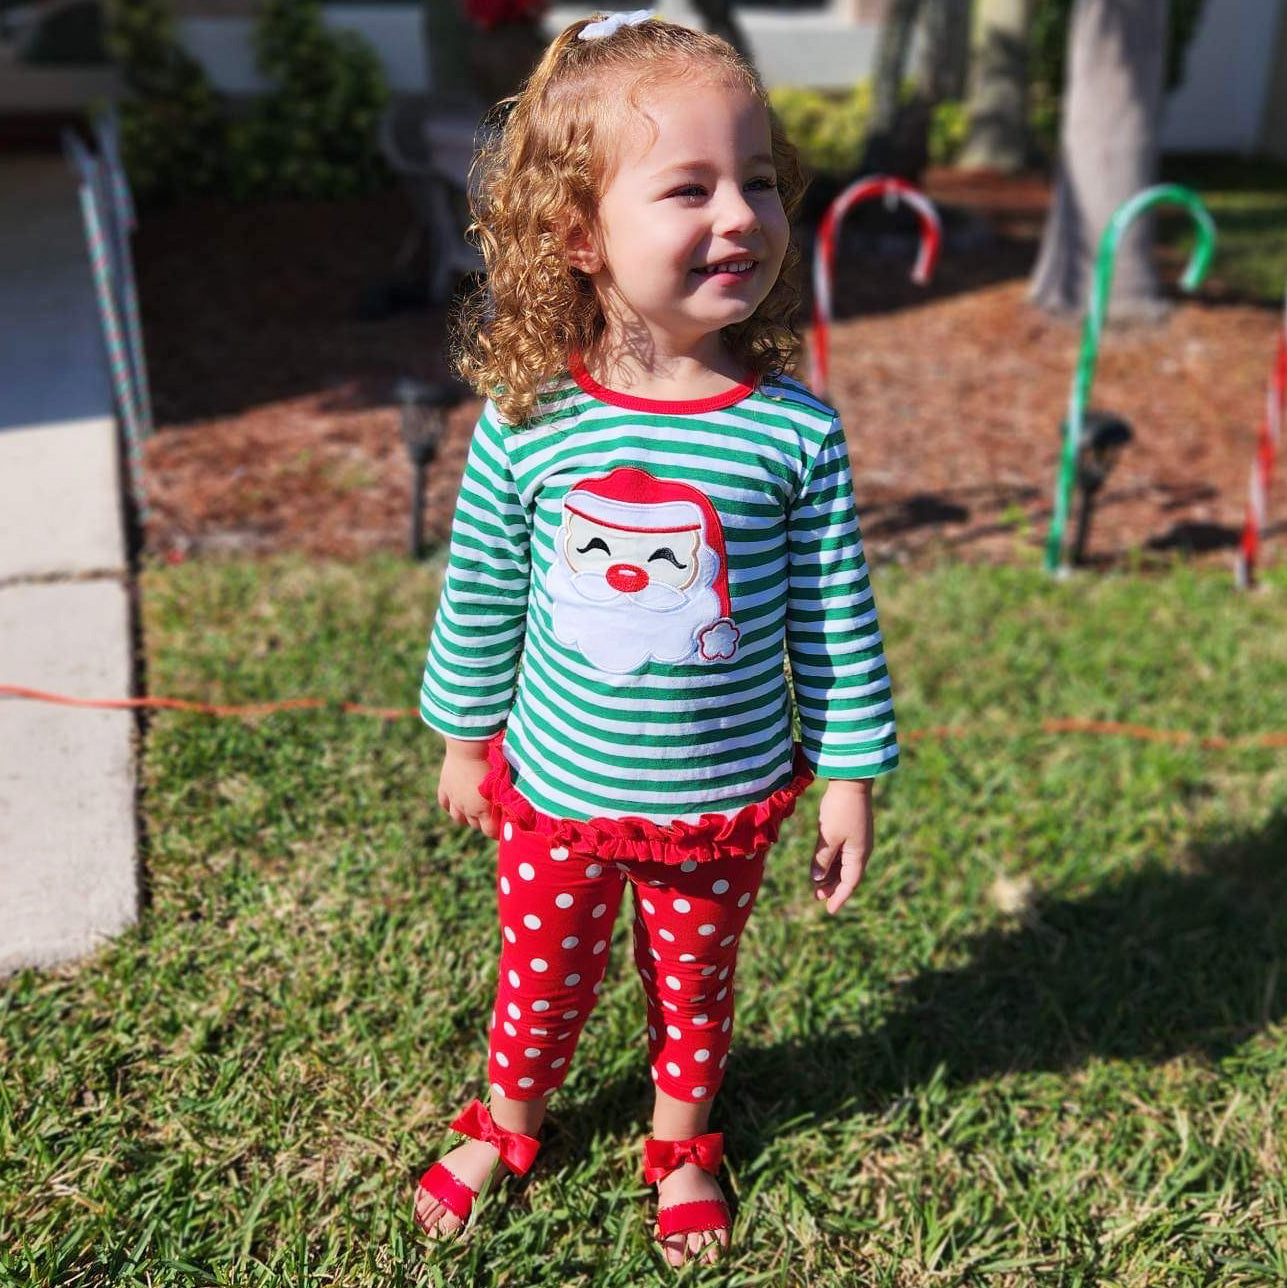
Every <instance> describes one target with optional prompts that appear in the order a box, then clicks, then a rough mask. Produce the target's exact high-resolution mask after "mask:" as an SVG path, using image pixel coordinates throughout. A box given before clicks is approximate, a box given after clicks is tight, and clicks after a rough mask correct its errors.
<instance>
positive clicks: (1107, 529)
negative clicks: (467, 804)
mask: <svg viewBox="0 0 1287 1288" xmlns="http://www.w3.org/2000/svg"><path fill="white" fill-rule="evenodd" d="M927 188H928V190H929V191H930V193H931V195H932V196H933V197H935V199H936V200H937V201H938V202H940V204H941V206H942V207H943V208H944V209H945V210H946V211H948V212H949V231H950V234H951V236H950V239H949V242H948V245H947V246H946V248H945V253H944V256H943V259H942V262H941V265H940V269H939V272H938V275H937V278H936V280H935V282H934V284H933V285H932V286H931V287H930V288H928V289H921V288H917V287H914V286H912V285H910V283H908V281H907V269H908V261H909V256H910V247H903V246H902V245H901V244H899V243H898V242H897V241H896V240H895V241H894V242H891V243H890V244H889V245H887V246H886V247H885V250H886V251H887V253H886V254H884V255H880V254H875V253H872V251H871V249H870V248H871V245H872V243H871V241H870V239H868V240H866V241H862V242H860V243H856V249H855V248H854V247H851V249H850V251H849V252H848V253H845V254H842V267H841V270H840V272H839V274H838V279H837V282H836V292H835V294H836V299H837V302H838V304H837V314H838V320H837V322H836V324H835V326H834V328H833V342H832V362H831V366H832V388H831V397H832V400H833V401H834V402H835V403H836V405H837V406H838V407H839V409H840V411H841V413H842V415H843V417H844V419H845V424H846V427H847V429H848V432H849V436H850V443H851V452H852V456H853V461H854V477H855V486H856V490H857V494H858V502H859V508H860V512H861V513H862V516H863V522H864V530H865V533H866V536H867V539H868V545H869V548H870V550H871V552H872V557H873V559H874V560H875V561H877V562H879V561H881V560H891V559H892V560H899V561H913V562H921V561H924V560H929V559H935V558H939V557H942V556H943V555H945V554H946V555H950V556H951V557H959V558H965V559H976V560H988V561H1003V560H1012V559H1015V558H1025V559H1026V558H1030V557H1032V554H1033V552H1035V551H1036V550H1037V549H1038V548H1039V547H1040V544H1041V542H1042V539H1043V537H1044V533H1045V528H1046V522H1047V519H1048V514H1049V497H1050V491H1051V487H1052V483H1053V478H1054V468H1055V460H1056V455H1057V451H1058V437H1057V429H1058V424H1059V421H1060V417H1061V414H1062V411H1063V408H1064V405H1065V403H1066V401H1067V397H1068V386H1069V381H1070V379H1071V375H1072V370H1073V364H1074V361H1075V357H1076V352H1077V346H1078V343H1079V337H1080V331H1079V328H1078V327H1077V326H1075V325H1073V324H1070V323H1068V322H1063V321H1058V320H1054V319H1051V318H1048V317H1047V316H1045V315H1044V314H1042V313H1040V312H1038V311H1037V310H1035V309H1033V308H1032V307H1030V306H1029V305H1028V304H1027V303H1026V302H1025V299H1024V291H1025V277H1026V275H1027V273H1028V271H1029V269H1030V268H1031V264H1032V261H1033V258H1034V256H1035V253H1036V238H1037V236H1038V235H1039V232H1040V226H1041V219H1042V217H1043V214H1044V209H1045V205H1046V201H1047V198H1048V194H1047V192H1046V189H1045V185H1044V183H1043V182H1042V181H1041V180H1040V179H1037V178H1034V177H1031V176H1028V177H1023V178H1021V179H1019V180H1004V181H1003V180H999V179H995V178H989V177H987V176H983V177H977V176H975V177H969V176H962V175H955V174H952V173H950V172H937V173H932V174H931V175H930V176H929V177H928V180H927ZM411 218H412V216H411V212H410V208H409V207H408V206H407V205H406V203H405V201H404V199H403V198H402V196H401V195H400V194H399V193H398V192H396V191H391V192H387V193H382V194H378V195H376V196H372V197H367V198H363V199H361V200H353V201H345V202H334V203H295V202H282V203H275V204H270V205H259V206H254V207H247V206H236V205H231V204H227V203H215V202H209V203H205V204H201V205H189V206H185V207H183V208H181V209H175V210H171V211H164V212H156V213H152V214H149V215H147V216H146V217H145V218H144V220H143V222H142V226H141V229H140V233H139V238H138V245H137V261H138V280H139V290H140V296H141V302H142V308H143V318H144V328H145V333H146V337H147V344H148V359H149V363H150V367H151V376H152V383H153V396H154V401H155V406H156V413H157V423H158V426H159V432H158V433H157V434H156V435H155V437H154V438H153V439H152V440H151V441H150V442H149V444H148V446H147V451H146V478H147V487H148V493H149V495H148V501H149V506H150V509H151V518H150V521H149V523H148V525H147V529H146V533H145V540H146V548H147V550H148V552H150V553H152V554H156V555H160V556H163V557H169V558H179V557H185V556H190V555H197V554H203V553H213V552H217V551H230V552H231V551H236V552H241V553H259V552H270V551H277V550H283V549H298V550H303V551H305V552H307V553H309V554H313V555H324V556H332V557H338V558H353V557H357V556H361V555H363V554H366V553H369V552H371V551H374V550H381V549H388V550H402V549H405V547H406V532H407V516H408V511H409V503H410V488H411V477H412V476H411V470H410V467H409V465H408V464H407V459H406V454H405V451H404V449H403V447H402V444H401V441H400V438H399V429H398V422H399V413H398V410H397V407H396V404H395V402H394V400H393V396H392V389H393V385H394V383H395V381H396V380H397V379H398V378H399V377H402V376H413V377H417V378H419V379H427V380H433V379H440V378H442V377H444V376H445V375H446V374H447V372H446V366H445V360H444V356H443V352H442V343H443V336H444V326H445V319H444V315H443V311H442V310H441V309H438V310H426V309H424V308H421V309H418V310H416V309H407V310H405V311H403V312H400V313H396V314H394V315H392V316H387V317H384V318H382V319H380V320H365V319H364V318H363V317H362V315H361V307H360V306H361V302H362V300H363V298H364V294H366V293H368V292H369V291H371V289H372V288H376V287H378V286H379V285H380V283H382V282H384V281H386V280H387V279H388V278H389V277H390V275H391V272H392V267H393V262H394V257H395V254H396V252H397V248H398V245H399V243H400V241H401V239H402V237H403V235H404V234H405V233H406V231H407V229H408V228H409V226H410V223H411ZM1166 268H1167V271H1168V273H1169V274H1170V276H1171V277H1172V278H1173V277H1174V275H1175V273H1176V272H1177V271H1178V268H1179V265H1178V264H1176V263H1171V264H1168V265H1167V266H1166ZM1278 323H1279V319H1278V316H1277V314H1276V312H1275V311H1274V310H1272V309H1267V308H1263V307H1260V306H1257V305H1252V304H1248V303H1245V302H1241V301H1239V300H1238V299H1236V298H1235V297H1234V296H1233V295H1232V294H1231V293H1230V292H1228V291H1227V290H1224V289H1222V287H1221V286H1220V283H1219V282H1218V280H1217V281H1213V282H1210V283H1209V284H1208V285H1207V286H1205V287H1204V288H1203V290H1202V292H1201V296H1200V298H1199V300H1198V301H1196V302H1195V301H1188V300H1184V301H1181V300H1179V299H1178V298H1177V300H1176V304H1175V307H1174V308H1173V309H1172V310H1171V312H1170V313H1169V315H1168V316H1167V317H1166V319H1165V320H1164V321H1163V322H1162V323H1161V324H1159V325H1157V326H1148V327H1146V326H1136V327H1133V328H1126V329H1114V330H1113V331H1111V332H1110V333H1109V335H1108V337H1107V338H1106V341H1105V344H1104V348H1103V352H1102V355H1101V361H1100V366H1099V375H1098V379H1097V382H1096V386H1095V393H1094V398H1093V402H1094V404H1095V405H1096V406H1098V407H1104V408H1109V409H1111V410H1113V411H1114V412H1117V413H1119V414H1121V415H1123V416H1125V417H1126V419H1127V420H1128V421H1129V422H1130V423H1131V424H1132V426H1133V427H1134V429H1135V434H1136V441H1135V442H1134V443H1133V444H1132V445H1131V446H1130V447H1129V448H1128V449H1127V450H1126V452H1125V453H1124V455H1123V458H1122V461H1121V464H1120V465H1119V467H1118V469H1117V471H1116V472H1115V473H1114V474H1113V476H1112V478H1111V479H1110V481H1109V484H1108V486H1107V487H1106V488H1105V491H1104V495H1103V497H1102V500H1101V503H1100V506H1099V509H1098V511H1097V517H1096V521H1095V525H1094V530H1093V533H1092V537H1091V550H1092V554H1093V556H1094V557H1095V559H1096V561H1097V562H1101V563H1112V562H1116V561H1119V560H1123V559H1131V560H1136V561H1138V560H1141V559H1142V560H1143V561H1144V562H1146V563H1147V562H1149V561H1150V560H1151V559H1153V558H1157V557H1160V558H1163V559H1169V558H1170V557H1172V555H1174V554H1176V553H1178V554H1180V555H1182V556H1184V557H1186V558H1191V559H1193V560H1196V561H1199V562H1213V561H1214V562H1223V563H1228V562H1229V560H1230V558H1231V554H1232V550H1233V548H1234V545H1235V543H1236V539H1237V532H1238V530H1239V528H1240V526H1241V521H1242V515H1243V507H1244V504H1245V495H1246V478H1247V469H1248V466H1249V462H1250V460H1251V456H1252V450H1253V444H1254V439H1255V433H1256V428H1257V421H1258V417H1259V416H1260V414H1261V410H1262V408H1263V403H1264V383H1265V379H1266V376H1267V372H1268V367H1269V362H1270V358H1271V355H1272V346H1273V343H1274V336H1275V329H1276V327H1277V325H1278ZM806 374H807V373H806ZM478 406H479V404H478V402H477V401H476V400H469V401H467V402H465V403H463V404H461V405H460V406H459V407H458V408H456V409H455V411H454V412H453V413H452V414H451V416H450V418H449V428H448V433H447V435H446V438H445V441H444V443H443V445H442V447H441V449H440V452H439V455H438V459H437V460H436V462H435V463H434V465H433V466H432V467H431V470H430V481H429V484H428V488H427V493H426V531H427V535H428V536H429V538H430V539H431V540H442V539H444V538H445V537H446V536H447V534H448V532H449V528H450V521H451V510H452V506H453V504H454V500H455V493H456V488H457V485H458V482H459V478H460V473H461V470H462V468H463V465H464V456H465V451H466V449H467V446H468V441H469V435H470V431H471V429H472V426H473V422H474V419H475V417H476V415H477V410H478ZM1285 512H1287V488H1285V487H1284V486H1283V484H1282V483H1281V481H1280V483H1279V486H1278V488H1277V495H1276V496H1275V497H1274V498H1273V500H1272V505H1271V517H1276V516H1280V515H1283V514H1284V513H1285ZM1281 531H1282V528H1281V525H1280V527H1279V529H1278V533H1279V535H1278V537H1277V539H1276V540H1271V542H1270V543H1269V550H1268V552H1267V553H1268V554H1269V555H1270V556H1271V557H1273V556H1275V555H1278V556H1279V557H1281V550H1282V547H1283V546H1284V545H1287V543H1284V541H1283V540H1282V537H1281Z"/></svg>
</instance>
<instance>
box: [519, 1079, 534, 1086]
mask: <svg viewBox="0 0 1287 1288" xmlns="http://www.w3.org/2000/svg"><path fill="white" fill-rule="evenodd" d="M535 1081H536V1079H535V1078H520V1079H519V1080H518V1085H519V1086H520V1087H530V1086H531V1085H532V1083H534V1082H535Z"/></svg>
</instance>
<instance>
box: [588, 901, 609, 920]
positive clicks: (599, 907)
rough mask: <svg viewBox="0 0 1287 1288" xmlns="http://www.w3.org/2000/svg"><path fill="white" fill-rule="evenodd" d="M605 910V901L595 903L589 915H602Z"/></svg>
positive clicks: (606, 907)
mask: <svg viewBox="0 0 1287 1288" xmlns="http://www.w3.org/2000/svg"><path fill="white" fill-rule="evenodd" d="M607 911H608V905H607V904H606V903H596V904H595V905H594V907H593V908H591V909H590V916H592V917H602V916H603V914H604V913H605V912H607Z"/></svg>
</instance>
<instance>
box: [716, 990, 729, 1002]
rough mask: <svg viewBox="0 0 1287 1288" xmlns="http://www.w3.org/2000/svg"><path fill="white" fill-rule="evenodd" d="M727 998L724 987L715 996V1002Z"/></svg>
mask: <svg viewBox="0 0 1287 1288" xmlns="http://www.w3.org/2000/svg"><path fill="white" fill-rule="evenodd" d="M727 996H728V988H727V986H725V987H724V988H721V989H720V991H719V992H718V993H716V994H715V1000H716V1001H717V1002H722V1001H723V1000H724V999H725V998H726V997H727Z"/></svg>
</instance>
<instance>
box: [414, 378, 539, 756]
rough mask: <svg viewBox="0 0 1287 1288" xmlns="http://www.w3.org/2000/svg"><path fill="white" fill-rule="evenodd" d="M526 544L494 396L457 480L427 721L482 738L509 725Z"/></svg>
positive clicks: (430, 660)
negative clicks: (463, 469)
mask: <svg viewBox="0 0 1287 1288" xmlns="http://www.w3.org/2000/svg"><path fill="white" fill-rule="evenodd" d="M528 540H529V534H528V525H527V515H526V511H525V510H524V507H523V502H522V499H521V497H520V496H519V492H518V488H517V487H516V486H515V483H514V476H513V473H512V471H511V468H510V462H509V455H508V452H507V451H506V448H505V441H504V437H503V431H502V427H501V423H500V421H499V418H498V416H497V413H496V409H495V408H494V407H493V405H492V403H491V402H490V401H488V403H487V404H486V405H485V406H484V408H483V412H482V415H481V416H480V417H479V420H478V424H477V425H476V426H475V427H474V436H473V439H472V441H471V442H470V445H469V456H468V458H467V460H466V462H465V473H464V476H463V477H462V478H461V481H460V496H459V499H458V500H457V502H456V514H455V518H454V519H453V520H452V525H451V546H450V551H449V554H448V559H447V568H446V572H445V573H444V575H443V585H442V594H441V596H440V598H439V600H438V613H437V616H436V617H435V618H434V623H433V630H432V631H431V632H430V635H429V652H428V656H427V658H426V660H425V671H424V679H423V681H422V683H421V686H420V716H421V719H423V720H424V722H425V723H426V724H428V725H430V726H431V727H432V728H434V729H437V730H438V732H439V733H443V734H447V735H449V736H451V737H453V738H470V739H485V738H489V737H491V735H492V734H494V733H495V732H496V731H497V730H498V729H500V728H501V727H502V726H503V725H504V724H505V721H506V718H507V716H508V715H509V709H510V703H511V701H512V699H513V696H514V685H515V680H516V678H517V675H518V662H519V655H520V653H521V652H522V649H523V635H524V630H525V626H526V617H527V588H528V581H529V548H528Z"/></svg>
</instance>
